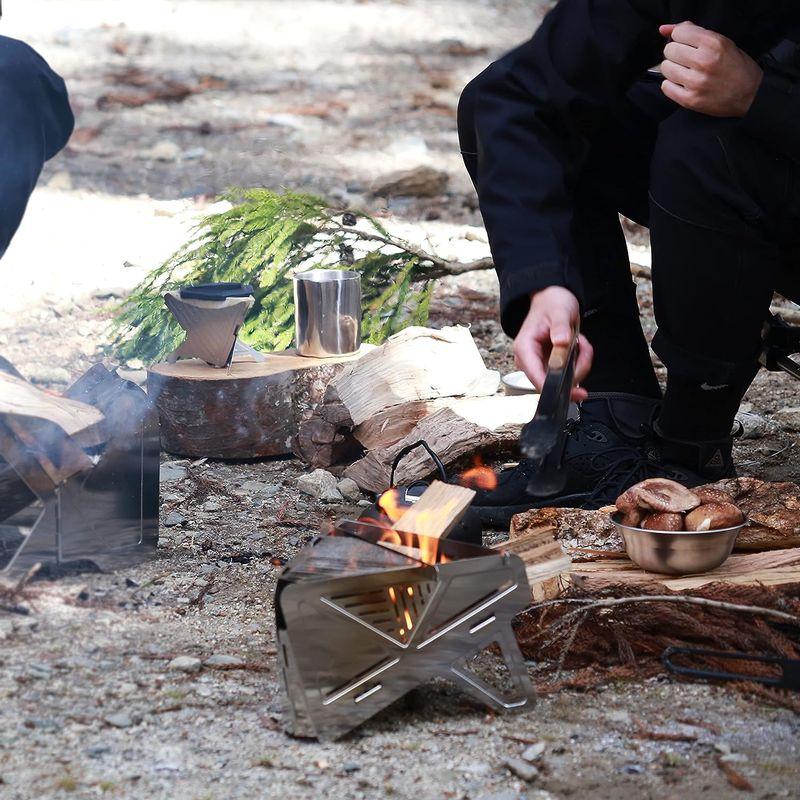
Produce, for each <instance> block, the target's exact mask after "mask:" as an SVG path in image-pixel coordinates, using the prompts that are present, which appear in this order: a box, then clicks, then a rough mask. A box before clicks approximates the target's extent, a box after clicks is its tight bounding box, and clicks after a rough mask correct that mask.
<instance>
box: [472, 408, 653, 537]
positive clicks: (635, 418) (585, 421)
mask: <svg viewBox="0 0 800 800" xmlns="http://www.w3.org/2000/svg"><path fill="white" fill-rule="evenodd" d="M660 405H661V404H660V402H659V401H658V400H654V399H651V398H647V397H639V396H637V395H630V394H622V393H598V394H592V395H590V396H589V399H588V400H585V401H584V402H583V403H582V404H581V406H580V418H579V419H578V420H577V421H576V420H571V421H570V422H569V423H568V425H569V429H568V436H567V440H566V443H565V446H564V465H565V467H566V468H567V485H566V487H565V489H564V491H563V492H561V493H560V494H558V495H557V496H554V497H546V498H534V497H531V496H530V495H529V494H528V493H527V486H528V483H529V482H530V479H531V476H532V475H533V474H534V471H535V469H536V467H535V466H534V464H533V463H532V462H531V461H529V460H527V459H525V460H522V461H521V462H520V463H519V465H518V466H517V467H514V468H513V469H510V470H506V471H505V472H502V473H501V474H500V475H499V478H498V486H497V488H496V489H494V490H492V491H482V492H478V495H477V497H476V498H475V500H474V502H473V504H472V507H473V508H474V509H475V510H476V511H477V512H478V514H479V515H480V517H481V519H482V521H483V522H484V524H486V525H491V526H497V527H507V526H508V525H509V523H510V521H511V517H512V516H514V514H518V513H520V512H522V511H527V510H528V509H531V508H543V507H545V506H571V507H595V508H598V507H600V506H601V505H604V500H603V498H604V497H605V496H606V495H607V494H608V495H610V494H612V493H613V492H614V491H615V490H616V487H617V486H622V485H623V484H624V483H626V482H628V481H629V480H630V478H632V477H635V476H638V475H640V474H641V472H642V468H643V462H646V461H647V455H646V454H645V453H644V450H643V449H644V448H646V446H647V444H648V441H649V438H648V434H649V432H651V431H652V426H653V422H654V420H655V418H656V417H657V416H658V412H659V409H660ZM653 455H654V457H655V456H656V455H657V454H656V451H654V453H653ZM629 473H630V476H629ZM638 479H639V480H641V478H638ZM635 482H636V480H630V482H628V486H630V485H632V484H633V483H635ZM601 486H603V487H605V488H606V489H607V491H603V492H601V493H599V494H598V490H599V488H600V487H601ZM625 488H627V486H625ZM623 491H624V488H623V489H620V490H619V492H617V493H616V494H614V496H613V498H612V500H611V501H610V502H613V500H616V498H617V497H618V496H619V495H620V494H622V492H623ZM595 494H597V497H596V498H595V497H594V495H595ZM587 503H588V504H589V505H586V504H587Z"/></svg>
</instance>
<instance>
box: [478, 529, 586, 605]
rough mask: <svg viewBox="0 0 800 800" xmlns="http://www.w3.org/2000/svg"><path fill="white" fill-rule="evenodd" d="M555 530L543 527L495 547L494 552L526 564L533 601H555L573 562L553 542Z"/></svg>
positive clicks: (556, 541)
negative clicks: (507, 554) (511, 555)
mask: <svg viewBox="0 0 800 800" xmlns="http://www.w3.org/2000/svg"><path fill="white" fill-rule="evenodd" d="M556 532H557V531H556V528H555V527H554V526H552V525H543V526H541V527H539V528H534V529H532V530H530V531H528V532H527V533H525V534H524V535H523V536H518V537H516V538H515V539H509V540H508V541H507V542H501V543H500V544H496V545H495V546H494V549H495V550H502V551H506V552H509V553H514V554H515V555H516V556H519V558H521V559H522V561H523V563H524V564H525V572H526V574H527V576H528V583H530V585H531V592H532V596H533V599H534V600H537V601H539V600H546V599H550V598H552V597H557V596H558V595H559V594H560V593H561V591H562V589H563V585H564V584H563V580H562V576H563V575H565V574H566V573H568V572H569V571H570V568H571V565H572V560H571V559H570V557H569V555H567V553H566V552H565V551H564V548H563V547H562V545H561V543H560V542H559V541H558V540H557V539H556V538H555V537H556Z"/></svg>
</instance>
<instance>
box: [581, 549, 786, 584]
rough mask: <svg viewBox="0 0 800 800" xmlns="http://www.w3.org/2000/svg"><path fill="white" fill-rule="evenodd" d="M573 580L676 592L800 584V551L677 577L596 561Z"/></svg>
mask: <svg viewBox="0 0 800 800" xmlns="http://www.w3.org/2000/svg"><path fill="white" fill-rule="evenodd" d="M570 579H571V580H572V581H573V582H574V583H576V584H579V585H580V586H582V587H584V588H592V587H597V588H599V587H601V586H609V585H613V584H623V583H624V584H633V585H635V584H652V583H658V584H661V585H662V586H664V587H666V588H667V589H669V590H670V591H676V592H677V591H685V590H689V589H697V588H700V587H701V586H706V585H707V584H710V583H728V584H735V585H746V586H755V585H757V584H762V583H763V584H765V585H777V584H780V583H794V582H798V583H800V548H797V547H792V548H787V549H784V550H771V551H766V552H763V553H747V554H742V555H738V554H734V555H732V556H731V557H730V558H729V559H728V560H727V561H726V562H725V563H724V564H723V565H722V566H720V567H717V569H715V570H712V571H711V572H706V573H702V574H700V575H687V576H677V577H676V576H670V575H659V574H657V573H654V572H646V571H645V570H643V569H640V568H639V567H638V566H636V564H634V563H633V562H632V561H611V560H605V561H594V562H590V563H586V564H579V565H577V566H575V567H574V568H573V571H572V574H571V576H570Z"/></svg>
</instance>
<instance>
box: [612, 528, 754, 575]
mask: <svg viewBox="0 0 800 800" xmlns="http://www.w3.org/2000/svg"><path fill="white" fill-rule="evenodd" d="M611 521H612V522H613V523H614V525H615V527H616V529H617V530H618V531H619V533H620V536H622V539H623V541H624V542H625V549H626V550H627V551H628V556H629V557H630V559H631V561H633V562H635V563H636V564H638V565H639V566H640V567H641V568H642V569H646V570H647V571H648V572H659V573H661V574H664V575H695V574H698V573H700V572H708V571H709V570H712V569H716V568H717V567H718V566H720V565H721V564H724V563H725V561H727V559H728V556H729V555H730V554H731V551H732V550H733V545H734V544H735V543H736V537H737V536H738V535H739V531H740V530H741V529H742V528H743V527H744V526H745V525H747V520H745V521H744V522H743V523H742V524H741V525H736V526H735V527H733V528H721V529H720V530H717V531H699V532H694V531H677V532H672V531H646V530H644V529H642V528H632V527H630V526H629V525H623V524H622V523H621V522H620V521H619V515H617V514H615V515H613V516H612V517H611Z"/></svg>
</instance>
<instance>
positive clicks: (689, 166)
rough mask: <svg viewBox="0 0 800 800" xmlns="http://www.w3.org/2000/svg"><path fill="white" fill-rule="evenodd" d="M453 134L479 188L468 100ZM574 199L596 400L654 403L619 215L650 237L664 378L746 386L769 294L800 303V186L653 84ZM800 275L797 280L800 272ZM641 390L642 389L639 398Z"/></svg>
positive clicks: (614, 129) (612, 126) (727, 125)
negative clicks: (634, 398)
mask: <svg viewBox="0 0 800 800" xmlns="http://www.w3.org/2000/svg"><path fill="white" fill-rule="evenodd" d="M480 79H481V78H480V76H479V77H478V78H477V79H476V81H473V83H472V84H470V85H469V86H468V87H467V89H466V90H465V93H464V95H463V96H462V101H461V104H460V108H459V135H460V138H461V149H462V151H463V152H464V153H465V162H466V164H467V168H468V170H469V171H470V174H471V175H472V178H473V181H474V180H475V170H476V163H475V156H474V155H469V154H474V153H475V152H477V143H476V142H475V133H474V130H475V126H474V124H473V121H472V118H471V114H472V107H473V104H472V102H471V98H472V97H473V96H474V91H475V89H476V88H477V86H478V85H479V84H478V82H479V81H480ZM591 136H592V141H591V151H590V156H589V159H588V162H587V165H586V168H585V169H584V171H583V175H582V178H581V180H580V182H579V185H578V187H577V191H576V195H575V206H574V230H573V236H572V242H571V247H572V248H573V252H572V253H571V257H572V258H573V259H574V263H576V264H578V265H579V269H580V272H581V276H582V279H583V282H584V286H585V307H584V308H583V311H582V313H583V330H584V333H585V334H586V335H587V337H588V338H589V340H590V341H591V342H592V344H593V345H594V347H595V352H596V355H595V367H594V369H593V371H592V375H591V376H590V377H589V379H588V380H587V381H586V387H587V388H588V389H589V390H590V391H630V390H633V391H636V392H638V393H640V394H643V393H647V394H651V395H653V394H657V393H658V385H657V382H656V380H655V376H654V374H653V370H652V366H651V362H650V358H649V352H648V349H647V343H646V341H645V338H644V335H643V333H642V329H641V326H640V323H639V310H638V306H637V302H636V294H635V289H634V285H633V283H632V280H631V276H630V270H629V259H628V254H627V249H626V245H625V239H624V235H623V232H622V229H621V226H620V223H619V219H618V212H620V213H622V214H624V215H625V216H627V217H629V218H630V219H633V220H634V221H636V222H639V223H641V224H643V225H646V226H648V227H649V228H650V232H651V239H652V253H653V294H654V305H655V316H656V322H657V324H658V332H657V334H656V336H655V338H654V340H653V349H654V350H655V352H656V353H657V354H658V355H659V357H660V358H661V359H662V361H663V362H664V364H665V365H666V366H667V369H668V371H669V374H670V376H673V375H677V376H680V378H681V379H685V380H688V381H697V382H702V383H703V384H708V385H719V384H739V385H741V386H742V389H741V391H742V393H743V392H744V390H745V389H746V387H747V385H748V384H749V382H750V381H751V380H752V377H753V376H754V375H755V372H756V371H757V356H758V353H759V349H760V337H761V329H762V325H763V322H764V320H765V318H766V315H767V312H768V309H769V305H770V300H771V298H772V294H773V291H781V292H782V293H784V294H786V295H787V296H790V297H796V296H800V291H798V288H800V287H797V286H794V285H793V284H800V281H798V277H800V275H796V274H793V273H800V259H798V257H797V255H796V253H795V251H796V250H798V245H800V180H798V178H800V174H799V173H798V165H797V164H795V163H793V162H791V161H789V160H788V159H785V158H782V157H781V156H779V155H777V154H776V153H774V152H771V151H769V150H768V149H767V148H766V147H765V146H763V145H762V144H760V143H759V142H758V141H756V140H755V139H752V138H750V137H748V136H747V134H745V133H743V132H742V131H740V130H739V127H738V123H737V121H736V120H731V119H717V118H712V117H707V116H703V115H700V114H696V113H692V112H689V111H686V110H684V109H680V108H678V107H677V106H675V105H674V104H672V103H671V102H670V101H668V100H667V99H666V98H665V97H664V96H663V94H662V93H661V91H660V86H659V84H658V82H657V81H656V80H655V79H653V80H651V79H649V78H648V79H647V80H643V81H641V82H640V83H639V84H637V85H636V86H635V87H634V89H633V90H632V91H631V93H630V94H629V96H628V97H627V98H626V99H625V101H624V102H623V103H621V104H620V106H619V107H618V108H615V109H609V112H608V114H607V118H606V119H605V120H603V121H601V122H599V123H598V124H597V125H596V126H595V128H594V130H593V132H592V134H591ZM794 264H798V269H797V270H795V269H794ZM643 387H644V388H643Z"/></svg>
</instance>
